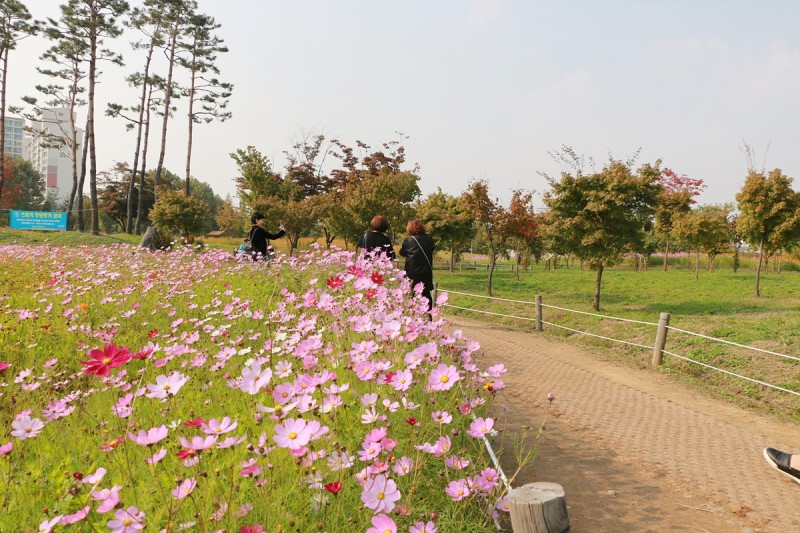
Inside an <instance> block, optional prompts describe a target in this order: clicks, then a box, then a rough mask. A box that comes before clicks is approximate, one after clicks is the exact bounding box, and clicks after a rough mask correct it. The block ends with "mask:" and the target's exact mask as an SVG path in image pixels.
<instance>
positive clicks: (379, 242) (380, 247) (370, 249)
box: [358, 215, 394, 261]
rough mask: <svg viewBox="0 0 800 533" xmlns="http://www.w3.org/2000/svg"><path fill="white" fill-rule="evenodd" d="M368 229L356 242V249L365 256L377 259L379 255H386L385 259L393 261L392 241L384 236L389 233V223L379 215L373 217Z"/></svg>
mask: <svg viewBox="0 0 800 533" xmlns="http://www.w3.org/2000/svg"><path fill="white" fill-rule="evenodd" d="M369 229H370V231H368V232H366V233H365V234H364V236H363V237H361V240H360V241H358V247H359V248H361V249H362V250H364V253H365V254H367V255H372V256H374V257H377V256H378V255H380V254H386V257H388V258H389V259H391V260H392V261H394V247H393V246H392V240H391V239H390V238H389V237H388V236H387V235H386V232H387V231H389V221H388V220H386V218H384V217H383V216H381V215H375V216H374V217H372V221H371V222H370V223H369Z"/></svg>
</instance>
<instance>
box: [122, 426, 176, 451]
mask: <svg viewBox="0 0 800 533" xmlns="http://www.w3.org/2000/svg"><path fill="white" fill-rule="evenodd" d="M167 433H168V431H167V426H163V425H162V426H159V427H157V428H152V429H149V430H147V431H145V430H141V431H139V433H137V434H135V435H134V434H133V433H128V438H129V439H131V440H132V441H133V442H135V443H136V444H140V445H142V446H152V445H153V444H156V443H158V442H161V441H162V440H164V439H165V438H167Z"/></svg>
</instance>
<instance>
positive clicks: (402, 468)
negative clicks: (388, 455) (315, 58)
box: [392, 456, 414, 477]
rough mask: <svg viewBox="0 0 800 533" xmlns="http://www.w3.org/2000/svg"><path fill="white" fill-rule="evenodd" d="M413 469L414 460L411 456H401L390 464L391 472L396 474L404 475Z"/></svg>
mask: <svg viewBox="0 0 800 533" xmlns="http://www.w3.org/2000/svg"><path fill="white" fill-rule="evenodd" d="M413 469H414V460H413V459H412V458H411V457H406V456H403V457H401V458H400V459H398V460H397V461H395V462H394V464H393V465H392V472H394V473H395V474H397V475H398V476H401V477H402V476H405V475H408V474H410V473H411V470H413Z"/></svg>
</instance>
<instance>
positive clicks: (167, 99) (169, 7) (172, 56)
mask: <svg viewBox="0 0 800 533" xmlns="http://www.w3.org/2000/svg"><path fill="white" fill-rule="evenodd" d="M196 10H197V2H195V0H168V1H167V2H166V3H165V6H164V10H163V11H162V17H163V21H164V33H165V41H164V46H163V51H164V56H165V57H166V59H167V78H166V82H165V91H164V107H163V113H162V117H163V119H162V122H161V151H160V152H159V154H158V166H157V167H156V189H158V186H159V184H160V181H161V174H162V172H163V170H164V157H165V155H166V152H167V125H168V123H169V118H170V116H171V110H172V107H171V106H172V98H174V97H175V96H176V90H175V89H176V86H175V83H174V82H173V76H174V72H175V65H176V64H177V62H178V54H179V43H180V39H181V38H182V37H183V36H184V35H185V34H186V29H187V28H188V26H189V20H190V18H191V17H192V15H193V14H194V13H195V11H196Z"/></svg>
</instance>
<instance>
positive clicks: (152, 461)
mask: <svg viewBox="0 0 800 533" xmlns="http://www.w3.org/2000/svg"><path fill="white" fill-rule="evenodd" d="M165 455H167V449H166V448H161V449H160V450H159V451H157V452H156V453H155V454H153V456H152V457H150V458H149V459H147V464H149V465H155V464H158V462H159V461H161V459H163V458H164V456H165Z"/></svg>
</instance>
